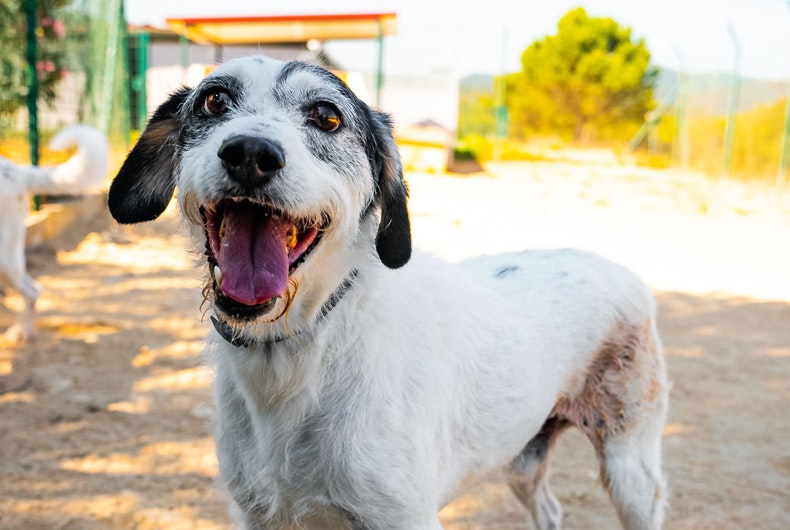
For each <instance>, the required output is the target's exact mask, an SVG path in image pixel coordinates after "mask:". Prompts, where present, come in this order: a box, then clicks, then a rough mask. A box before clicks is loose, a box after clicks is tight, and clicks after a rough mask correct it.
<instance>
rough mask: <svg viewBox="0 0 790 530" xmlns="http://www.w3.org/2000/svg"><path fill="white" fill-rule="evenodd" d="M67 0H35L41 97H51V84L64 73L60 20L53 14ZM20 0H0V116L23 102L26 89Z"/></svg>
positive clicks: (50, 99)
mask: <svg viewBox="0 0 790 530" xmlns="http://www.w3.org/2000/svg"><path fill="white" fill-rule="evenodd" d="M69 1H70V0H36V18H37V21H38V27H37V28H36V42H37V45H38V53H37V57H36V76H37V78H38V83H39V93H40V95H41V96H42V97H43V98H44V100H45V101H47V102H51V101H53V100H54V99H55V87H56V85H57V83H58V81H60V79H61V78H62V77H63V75H64V70H63V59H64V53H65V52H64V46H63V43H62V42H60V41H61V39H63V37H64V36H65V27H64V25H63V21H62V20H60V19H58V18H57V17H56V16H55V12H56V10H57V9H58V8H60V7H63V6H65V5H67V4H68V3H69ZM25 21H26V19H25V10H24V0H0V51H2V53H0V117H2V116H5V117H7V116H10V115H12V114H13V113H14V112H16V111H17V109H18V108H19V107H20V106H22V105H23V104H24V103H25V100H26V97H27V90H28V85H29V83H28V74H27V62H26V61H25V50H26V45H27V43H26V39H25V31H26V26H25Z"/></svg>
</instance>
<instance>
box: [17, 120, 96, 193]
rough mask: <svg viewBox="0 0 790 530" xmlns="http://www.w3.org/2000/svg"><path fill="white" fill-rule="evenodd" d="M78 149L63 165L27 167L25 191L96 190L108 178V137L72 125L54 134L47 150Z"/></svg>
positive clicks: (67, 191)
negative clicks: (73, 147)
mask: <svg viewBox="0 0 790 530" xmlns="http://www.w3.org/2000/svg"><path fill="white" fill-rule="evenodd" d="M74 145H76V146H77V152H76V153H74V155H72V156H71V158H69V159H68V160H66V161H65V162H64V163H62V164H60V165H57V166H52V167H30V168H27V171H26V173H27V178H26V188H27V191H28V192H29V193H34V194H51V195H56V194H76V193H83V192H86V191H89V190H90V189H92V188H94V187H97V186H98V185H99V184H101V183H102V181H103V180H104V179H105V178H106V177H107V168H108V165H109V152H108V151H109V145H108V143H107V138H106V137H105V136H104V135H103V134H102V133H101V132H99V131H98V130H97V129H95V128H93V127H91V126H89V125H71V126H69V127H66V128H65V129H63V130H61V131H60V132H59V133H58V134H56V135H55V136H54V137H53V138H52V141H50V143H49V147H50V149H53V150H56V151H58V150H62V149H66V148H68V147H71V146H74Z"/></svg>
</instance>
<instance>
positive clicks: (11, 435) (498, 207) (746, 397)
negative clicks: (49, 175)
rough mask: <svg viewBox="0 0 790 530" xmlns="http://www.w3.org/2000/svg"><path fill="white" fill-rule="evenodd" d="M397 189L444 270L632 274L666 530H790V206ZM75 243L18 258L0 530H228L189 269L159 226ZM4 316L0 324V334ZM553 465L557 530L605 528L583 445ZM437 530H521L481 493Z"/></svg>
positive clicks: (527, 171) (524, 172)
mask: <svg viewBox="0 0 790 530" xmlns="http://www.w3.org/2000/svg"><path fill="white" fill-rule="evenodd" d="M409 181H410V184H411V189H412V202H411V209H412V216H413V225H414V227H413V229H414V235H415V240H416V243H417V246H419V247H422V248H424V249H430V250H432V251H434V252H436V253H438V254H440V255H443V256H445V257H447V258H448V259H458V258H462V257H464V256H468V255H472V254H477V253H483V252H498V251H503V250H516V249H520V248H527V247H547V246H576V247H582V248H586V249H589V250H595V251H598V252H601V253H603V254H605V255H608V256H610V257H612V258H615V259H617V260H619V261H621V262H623V263H624V264H626V265H628V266H629V267H631V268H632V269H634V270H635V271H636V272H638V273H640V274H641V275H642V276H643V277H644V278H645V280H646V281H647V282H648V284H650V285H651V286H652V287H653V288H654V290H655V292H656V295H657V298H658V301H659V304H660V331H661V333H662V335H663V340H664V343H665V347H666V353H667V359H668V363H669V370H670V375H671V378H672V381H673V390H672V403H671V410H670V414H669V420H668V424H667V426H666V429H665V433H664V444H665V468H666V472H667V475H668V479H669V483H670V486H671V490H672V492H671V506H670V509H669V512H668V514H667V524H666V527H667V528H670V529H695V530H699V529H717V530H718V529H736V528H744V529H745V528H749V529H776V530H780V529H786V528H790V442H789V441H788V440H790V412H789V411H788V410H789V409H790V195H787V194H777V193H775V192H772V191H771V190H768V189H764V188H761V187H756V186H742V185H734V184H729V183H721V182H712V181H709V180H706V179H703V178H700V177H695V176H691V175H678V174H674V173H668V172H653V171H645V170H638V169H635V168H627V167H626V168H624V167H621V166H617V165H614V164H612V163H611V161H609V160H607V159H595V160H589V159H588V160H578V161H575V162H564V163H537V164H508V165H500V166H491V167H489V168H488V173H487V174H477V175H471V176H454V177H449V176H444V175H427V174H411V175H409ZM79 228H80V231H81V234H85V233H88V232H89V233H88V235H87V236H86V237H84V238H81V237H80V238H79V239H71V240H70V239H69V238H68V237H64V238H63V240H62V241H58V242H56V243H57V244H58V246H59V247H60V250H58V251H57V252H55V251H52V250H47V249H43V250H42V249H39V250H37V251H35V252H32V253H31V256H30V261H31V269H32V271H33V273H34V275H35V276H36V277H37V278H38V279H39V280H40V281H41V282H42V284H43V286H44V294H43V296H42V299H41V302H40V319H39V321H38V335H37V337H36V338H35V339H34V340H32V341H31V342H30V343H29V344H27V345H25V346H23V347H12V346H9V345H3V346H0V528H2V529H51V528H52V529H54V528H58V529H110V528H111V529H132V528H134V529H149V528H150V529H169V530H173V529H193V528H201V529H203V528H205V529H220V528H228V521H227V517H226V510H225V499H224V496H223V492H222V490H221V488H219V487H217V486H216V485H215V475H216V460H215V456H214V449H213V442H212V439H211V436H210V425H209V422H210V419H209V418H210V413H211V404H210V395H209V394H210V391H209V386H210V380H211V372H210V369H209V368H207V367H205V366H204V364H203V363H202V360H201V358H200V354H199V352H200V347H201V338H202V336H203V334H204V332H205V329H206V322H205V321H202V320H201V311H200V308H199V306H200V302H201V296H200V279H201V276H202V274H203V271H202V265H201V264H200V263H197V262H194V261H193V260H192V258H191V257H190V255H189V254H188V253H187V252H186V251H185V249H186V246H187V244H186V242H185V239H184V237H183V235H182V233H181V230H180V228H179V226H178V223H177V222H176V221H175V216H174V215H173V213H172V211H169V213H168V214H167V215H166V216H165V218H163V219H162V220H160V221H157V222H155V223H150V224H147V225H145V226H140V227H136V228H134V229H121V228H119V227H116V226H114V225H113V224H112V223H111V222H110V221H109V220H108V219H107V218H106V217H103V218H101V219H96V220H95V223H94V226H91V227H79ZM18 305H19V300H18V299H17V298H16V297H15V296H9V297H7V298H6V299H5V307H4V306H3V305H0V330H3V329H5V328H6V327H8V326H9V325H10V324H11V322H12V318H13V315H12V312H11V311H10V309H9V308H15V307H17V306H18ZM553 462H554V465H553V477H554V478H553V485H554V489H555V492H556V494H557V496H558V497H559V499H560V501H561V502H562V503H563V506H564V509H565V517H564V526H565V528H569V529H589V528H613V527H616V518H615V516H614V512H613V510H612V508H611V507H610V505H609V503H608V500H607V498H606V495H605V493H604V492H603V490H602V489H601V488H600V486H599V484H598V471H597V465H596V463H595V460H594V456H593V453H592V450H591V448H590V447H589V446H588V445H587V444H586V442H585V441H584V440H583V439H582V437H581V436H580V435H578V434H576V433H568V434H566V435H564V436H563V437H562V438H561V439H560V443H559V444H558V446H557V448H556V451H555V453H554V460H553ZM442 521H443V523H444V525H445V527H446V528H447V529H448V530H473V529H474V530H477V529H496V530H506V529H518V528H529V527H530V526H529V525H528V524H527V523H526V518H525V512H524V511H523V509H522V508H521V507H520V505H518V503H517V502H516V501H515V500H514V498H513V497H512V496H511V495H510V493H509V492H508V491H507V489H506V488H505V487H504V486H503V485H502V484H501V482H500V481H499V480H497V477H496V476H492V477H491V480H490V481H485V482H483V483H481V484H479V485H478V486H477V487H476V488H475V489H474V490H473V491H471V492H470V493H469V494H468V495H466V496H464V497H462V498H460V499H458V500H457V501H456V502H454V503H453V504H451V505H450V506H448V507H446V508H445V509H444V510H443V512H442Z"/></svg>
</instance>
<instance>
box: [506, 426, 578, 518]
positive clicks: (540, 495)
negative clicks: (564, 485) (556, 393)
mask: <svg viewBox="0 0 790 530" xmlns="http://www.w3.org/2000/svg"><path fill="white" fill-rule="evenodd" d="M569 425H570V424H569V423H568V422H566V421H565V420H563V419H560V418H556V417H554V418H549V419H548V420H546V423H544V424H543V427H541V429H540V432H539V433H538V434H537V435H535V437H534V438H532V440H530V441H529V443H528V444H527V445H526V447H524V449H523V450H522V451H521V453H520V454H519V455H518V456H517V457H516V458H515V459H513V461H512V462H511V463H510V465H509V466H508V469H507V479H508V484H509V485H510V489H511V490H512V491H513V493H514V494H515V495H516V497H517V498H518V499H519V500H520V501H521V503H522V504H524V506H526V507H527V509H528V510H529V512H530V513H531V514H532V517H533V519H534V521H535V524H536V525H537V527H538V528H539V529H540V530H558V529H559V528H560V525H561V522H562V506H561V505H560V503H559V501H558V500H557V498H556V497H555V496H554V493H552V491H551V487H550V486H549V452H550V451H551V448H552V446H553V445H554V442H555V441H556V439H557V436H558V435H559V434H560V433H561V432H562V431H563V430H565V428H566V427H568V426H569Z"/></svg>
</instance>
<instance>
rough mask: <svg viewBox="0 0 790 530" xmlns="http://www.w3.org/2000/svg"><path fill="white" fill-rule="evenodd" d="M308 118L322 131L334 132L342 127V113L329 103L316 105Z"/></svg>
mask: <svg viewBox="0 0 790 530" xmlns="http://www.w3.org/2000/svg"><path fill="white" fill-rule="evenodd" d="M307 116H308V118H310V121H312V122H313V123H314V124H315V126H316V127H318V128H319V129H321V130H322V131H326V132H332V131H336V130H337V129H338V127H340V123H341V122H340V113H339V112H338V111H337V109H335V107H333V106H331V105H329V104H327V103H318V104H317V105H314V106H313V107H312V108H311V109H310V111H309V112H308V114H307Z"/></svg>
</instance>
